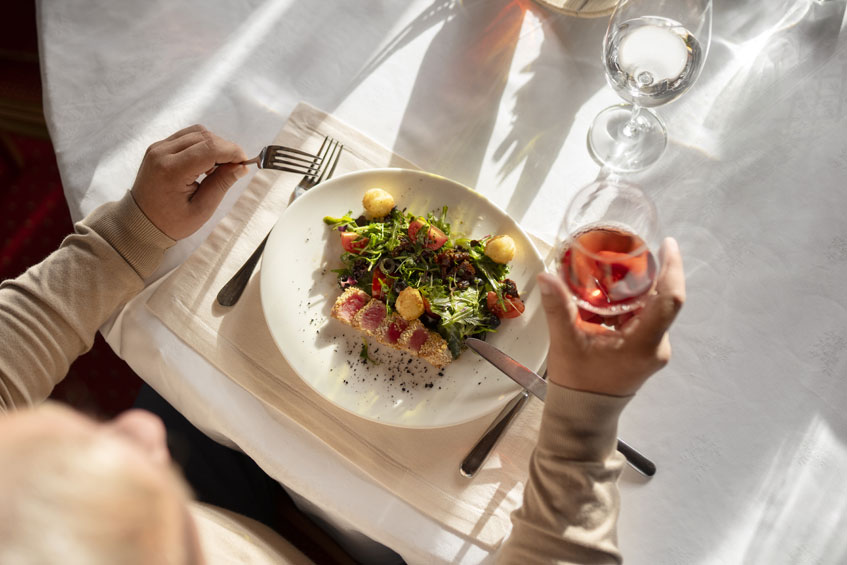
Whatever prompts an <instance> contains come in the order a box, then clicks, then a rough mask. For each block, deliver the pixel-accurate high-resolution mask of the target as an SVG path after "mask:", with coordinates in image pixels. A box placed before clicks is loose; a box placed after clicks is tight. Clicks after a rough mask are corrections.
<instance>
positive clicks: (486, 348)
mask: <svg viewBox="0 0 847 565" xmlns="http://www.w3.org/2000/svg"><path fill="white" fill-rule="evenodd" d="M465 343H466V344H467V346H468V347H470V348H471V349H473V350H474V351H476V352H477V353H479V354H480V355H481V356H482V357H483V358H484V359H485V360H486V361H488V362H489V363H491V364H492V365H494V366H495V367H497V368H498V369H500V370H501V371H503V373H504V374H505V375H506V376H507V377H509V378H510V379H512V380H513V381H515V382H516V383H518V384H519V385H521V386H522V387H524V388H525V389H526V390H528V391H529V392H531V393H532V394H533V395H535V396H537V397H538V398H540V399H541V401H542V402H544V400H545V399H546V398H547V381H545V380H544V379H542V378H541V377H539V376H538V375H537V374H536V373H535V372H533V371H531V370H530V369H528V368H526V367H524V366H523V365H521V364H520V363H518V362H517V360H515V359H514V358H512V357H510V356H508V355H506V354H505V353H503V352H502V351H500V350H499V349H497V348H496V347H494V346H493V345H491V344H490V343H487V342H484V341H482V340H481V339H477V338H475V337H469V338H467V339H466V340H465Z"/></svg>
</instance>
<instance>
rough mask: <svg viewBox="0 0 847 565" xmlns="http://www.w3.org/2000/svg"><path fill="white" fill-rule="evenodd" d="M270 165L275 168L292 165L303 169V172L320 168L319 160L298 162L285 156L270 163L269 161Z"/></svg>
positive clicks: (300, 169) (310, 171)
mask: <svg viewBox="0 0 847 565" xmlns="http://www.w3.org/2000/svg"><path fill="white" fill-rule="evenodd" d="M268 167H273V168H274V169H280V168H282V167H290V168H294V169H297V170H298V171H302V172H303V174H307V173H309V174H311V173H314V172H316V171H317V170H318V169H319V168H320V162H319V161H305V162H297V161H291V160H288V159H283V158H275V159H273V160H272V161H271V162H270V163H268Z"/></svg>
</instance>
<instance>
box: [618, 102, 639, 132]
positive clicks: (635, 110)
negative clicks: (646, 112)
mask: <svg viewBox="0 0 847 565" xmlns="http://www.w3.org/2000/svg"><path fill="white" fill-rule="evenodd" d="M639 116H641V106H638V105H637V104H633V105H632V114H630V116H629V121H628V122H627V123H626V125H624V127H623V130H622V133H623V134H624V136H626V137H628V138H633V137H635V136H637V135H638V133H639V132H640V131H641V127H639V125H638V118H639Z"/></svg>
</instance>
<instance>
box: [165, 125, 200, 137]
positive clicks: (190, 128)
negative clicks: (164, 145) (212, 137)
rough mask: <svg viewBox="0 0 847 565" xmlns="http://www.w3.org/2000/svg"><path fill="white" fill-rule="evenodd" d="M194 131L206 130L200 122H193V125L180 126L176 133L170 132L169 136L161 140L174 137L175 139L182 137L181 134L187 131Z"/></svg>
mask: <svg viewBox="0 0 847 565" xmlns="http://www.w3.org/2000/svg"><path fill="white" fill-rule="evenodd" d="M195 131H199V132H203V131H206V128H205V127H203V126H201V125H200V124H194V125H191V126H188V127H187V128H182V129H181V130H179V131H178V132H176V133H172V134H171V135H170V136H168V137H166V138H165V139H163V140H162V141H173V140H174V139H177V138H178V137H182V136H183V135H185V134H187V133H192V132H195Z"/></svg>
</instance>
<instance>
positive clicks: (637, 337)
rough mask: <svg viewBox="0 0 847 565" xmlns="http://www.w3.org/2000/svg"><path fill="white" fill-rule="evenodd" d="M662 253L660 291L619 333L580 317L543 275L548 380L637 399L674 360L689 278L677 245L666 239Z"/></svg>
mask: <svg viewBox="0 0 847 565" xmlns="http://www.w3.org/2000/svg"><path fill="white" fill-rule="evenodd" d="M660 253H662V254H663V257H664V266H663V268H662V272H661V273H659V279H658V280H657V281H656V292H655V293H654V294H652V295H650V296H649V297H648V299H647V302H646V303H645V304H644V307H643V308H642V309H641V310H640V311H639V312H638V313H637V314H636V315H634V316H631V317H627V319H625V321H624V322H623V323H621V324H620V326H618V329H617V330H611V329H608V328H604V327H603V326H601V325H599V324H596V323H591V322H589V321H586V320H585V319H583V317H581V316H580V314H579V312H578V309H577V306H576V303H574V301H573V299H572V297H571V293H570V291H569V290H568V288H567V286H566V285H565V283H564V282H563V281H562V280H561V279H560V278H559V277H557V276H555V275H551V274H549V273H542V274H541V275H539V276H538V283H539V287H540V289H541V293H542V294H541V296H542V303H543V305H544V312H545V314H546V315H547V326H548V328H549V331H550V355H549V357H548V359H547V376H548V379H549V380H550V381H551V382H553V383H555V384H558V385H561V386H565V387H568V388H572V389H576V390H582V391H587V392H596V393H601V394H608V395H612V396H629V395H631V394H634V393H635V392H636V391H637V390H638V389H639V388H640V387H641V385H642V384H644V382H645V381H646V380H647V378H648V377H649V376H650V375H652V374H653V373H655V372H656V371H658V370H659V369H661V368H662V367H664V366H665V365H666V364H667V362H668V361H669V360H670V355H671V344H670V339H669V337H668V328H670V325H671V323H672V322H673V320H674V318H675V317H676V315H677V313H678V312H679V310H680V308H682V304H683V302H685V275H684V274H683V271H682V257H681V256H680V253H679V246H678V245H677V243H676V240H674V239H672V238H667V239H666V240H665V241H664V243H663V244H662V249H661V251H660Z"/></svg>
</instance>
